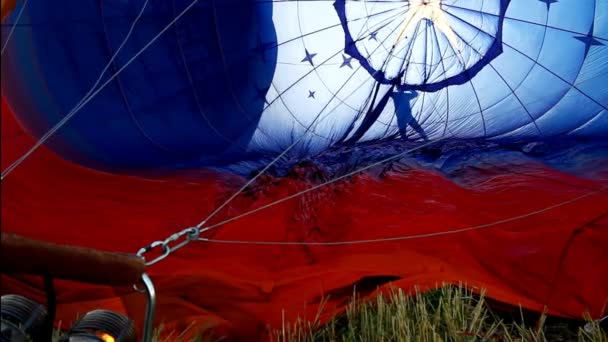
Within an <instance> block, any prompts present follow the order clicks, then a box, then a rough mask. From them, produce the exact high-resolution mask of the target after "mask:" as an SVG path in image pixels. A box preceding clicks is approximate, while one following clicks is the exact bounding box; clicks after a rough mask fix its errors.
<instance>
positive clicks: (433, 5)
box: [395, 0, 462, 51]
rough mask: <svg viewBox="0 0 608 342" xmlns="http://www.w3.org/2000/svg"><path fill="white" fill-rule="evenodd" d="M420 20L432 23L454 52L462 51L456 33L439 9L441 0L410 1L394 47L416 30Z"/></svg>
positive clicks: (443, 12) (442, 11)
mask: <svg viewBox="0 0 608 342" xmlns="http://www.w3.org/2000/svg"><path fill="white" fill-rule="evenodd" d="M421 20H429V21H430V22H432V23H433V25H435V27H436V28H437V29H438V30H439V31H441V32H442V33H443V34H444V35H445V36H446V38H447V39H448V41H449V42H450V45H452V47H453V48H454V50H455V51H461V50H462V46H461V44H460V39H459V38H458V36H457V35H456V33H454V30H452V27H451V26H450V23H449V22H448V18H447V15H446V13H445V11H444V10H443V9H442V8H441V0H412V1H410V8H409V10H408V11H407V13H406V15H405V18H404V19H403V24H402V26H401V27H402V28H401V31H400V32H399V35H398V36H397V41H396V42H395V46H396V45H397V44H399V43H400V42H401V41H402V40H404V39H407V37H408V34H409V33H412V32H413V31H414V30H415V29H416V26H417V25H418V22H420V21H421Z"/></svg>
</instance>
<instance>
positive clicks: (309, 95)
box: [308, 90, 316, 99]
mask: <svg viewBox="0 0 608 342" xmlns="http://www.w3.org/2000/svg"><path fill="white" fill-rule="evenodd" d="M315 94H316V91H315V90H309V91H308V98H309V99H310V98H313V99H314V98H315Z"/></svg>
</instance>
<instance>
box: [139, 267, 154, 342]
mask: <svg viewBox="0 0 608 342" xmlns="http://www.w3.org/2000/svg"><path fill="white" fill-rule="evenodd" d="M141 280H142V282H143V283H144V286H145V287H146V301H147V303H146V317H145V320H144V332H143V339H142V341H144V342H150V341H152V333H153V329H154V312H155V310H156V289H155V288H154V284H153V283H152V279H150V276H148V275H147V274H146V273H144V274H143V275H142V276H141Z"/></svg>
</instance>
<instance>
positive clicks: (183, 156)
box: [2, 0, 608, 170]
mask: <svg viewBox="0 0 608 342" xmlns="http://www.w3.org/2000/svg"><path fill="white" fill-rule="evenodd" d="M18 12H19V11H15V12H14V13H13V15H12V16H11V17H10V18H9V20H8V22H9V23H10V21H11V20H16V17H17V13H18ZM606 12H608V7H607V6H606V5H605V4H604V3H602V2H600V1H584V2H581V1H575V0H569V1H559V2H553V1H524V0H491V1H487V0H484V1H481V0H450V1H447V0H445V1H431V2H429V3H428V4H427V3H425V2H422V1H411V2H409V3H408V2H399V1H389V0H386V1H372V2H369V1H348V0H338V1H275V2H271V1H255V0H230V1H197V2H191V1H188V0H178V1H174V2H171V3H168V2H166V1H160V0H148V1H144V0H130V1H105V2H103V3H101V4H98V3H96V2H91V1H76V0H72V1H68V2H66V3H64V5H62V6H57V5H56V4H55V3H54V2H49V1H41V0H32V1H31V3H29V6H26V8H25V9H24V11H23V13H22V16H21V17H20V20H21V24H20V26H19V27H18V28H17V30H15V32H14V33H13V36H12V38H11V40H10V41H9V44H8V46H7V49H6V54H5V56H3V60H2V71H3V75H4V76H3V78H2V82H3V85H4V87H3V88H4V89H5V91H4V94H5V96H7V98H8V100H9V102H10V103H11V106H12V108H14V109H15V111H16V113H17V116H18V119H19V121H20V122H21V123H22V124H23V125H24V126H25V127H27V129H28V130H29V131H30V132H31V133H32V134H34V135H35V136H37V137H40V136H41V135H42V134H44V133H45V132H47V131H48V130H49V129H50V128H51V127H52V126H53V125H55V124H56V123H57V122H59V121H60V120H61V119H62V118H64V117H65V116H66V115H67V114H68V113H70V112H72V111H73V109H74V108H76V110H77V111H78V113H77V114H75V115H74V117H73V118H71V119H70V120H69V122H68V123H67V124H65V126H64V127H63V128H62V129H60V130H59V131H58V132H57V133H56V134H55V138H54V139H52V141H51V143H50V146H51V148H52V149H53V150H55V151H56V152H58V153H60V154H61V155H62V156H64V157H66V158H69V159H71V160H74V161H77V162H78V163H82V164H85V165H88V166H93V167H96V168H102V169H114V170H117V169H121V170H125V169H127V170H128V169H142V168H143V169H146V168H158V167H164V168H187V167H190V168H191V167H199V166H223V165H226V164H230V163H238V162H241V161H253V162H255V161H259V159H260V158H262V157H263V156H266V155H269V154H276V153H278V152H282V151H283V150H285V149H286V148H287V147H288V146H291V145H294V144H295V146H292V147H291V148H290V149H289V153H288V155H291V156H294V157H295V158H298V157H302V156H306V155H311V154H314V153H317V152H319V151H322V150H324V149H326V148H328V147H330V146H334V145H336V144H341V143H344V142H349V143H353V142H358V141H374V140H378V139H407V140H429V139H430V140H438V139H445V138H449V139H453V138H488V139H489V138H492V139H505V138H527V139H537V138H546V137H551V136H563V135H579V136H581V135H582V136H605V135H606V134H608V128H607V127H608V124H607V122H608V121H607V120H608V119H607V117H608V116H607V114H606V106H607V105H608V88H607V87H608V86H607V85H606V84H607V83H606V82H605V81H606V72H607V71H606V70H607V67H606V65H605V63H604V62H603V61H604V60H605V59H606V58H607V57H608V49H607V48H606V42H607V41H606V37H608V32H607V30H608V29H607V28H606V26H608V25H607V24H606V22H605V17H606V15H605V14H606ZM571 13H577V15H576V16H572V15H571ZM2 32H3V37H4V38H6V36H7V35H8V33H7V32H8V30H6V29H3V31H2ZM161 32H162V33H161ZM159 34H160V35H159ZM148 43H151V44H148ZM133 58H134V59H133ZM100 75H102V76H100ZM113 75H116V76H115V77H114V76H113ZM105 83H107V84H106V85H105V86H104V87H103V89H102V90H100V91H99V92H98V93H97V92H95V91H93V92H95V93H97V94H96V95H95V96H94V97H93V98H92V100H90V101H89V102H87V103H86V104H84V105H83V106H82V107H80V106H79V103H80V102H81V100H82V99H83V98H84V97H85V96H86V95H87V94H90V93H91V88H93V89H98V88H99V87H100V86H102V85H103V84H105ZM8 85H10V87H9V86H8ZM109 136H111V137H112V139H108V137H109Z"/></svg>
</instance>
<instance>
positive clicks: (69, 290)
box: [2, 0, 608, 337]
mask: <svg viewBox="0 0 608 342" xmlns="http://www.w3.org/2000/svg"><path fill="white" fill-rule="evenodd" d="M573 13H576V15H573ZM606 14H608V5H607V4H606V3H604V2H602V1H599V0H595V1H594V0H588V1H578V0H560V1H550V0H527V1H525V0H410V1H391V0H374V1H350V0H335V1H298V0H294V1H282V0H274V1H261V0H240V1H237V0H222V1H215V0H198V1H197V0H175V1H172V2H168V1H161V0H128V1H125V0H122V1H115V0H109V1H103V2H95V1H82V0H78V1H76V0H69V1H64V2H63V3H62V5H61V6H59V5H57V4H56V3H54V2H52V1H42V0H29V1H27V2H26V1H24V2H19V3H18V4H17V7H16V8H15V9H14V10H13V11H12V13H11V14H10V15H8V16H7V17H6V19H5V20H4V21H3V26H2V45H3V48H2V54H3V55H2V96H3V104H2V105H3V109H2V178H3V180H2V188H3V191H2V203H3V204H2V220H3V229H6V230H7V231H12V232H17V233H20V234H24V235H27V236H31V237H35V238H39V239H42V240H47V241H53V242H58V243H63V244H74V245H80V246H88V247H94V248H101V249H104V250H114V251H121V252H135V251H137V250H138V249H139V248H140V247H142V246H143V245H146V244H148V243H150V242H151V241H153V240H157V239H164V238H166V237H167V236H170V235H171V234H173V233H175V232H176V231H181V230H182V229H184V228H187V227H192V226H193V225H197V224H198V226H197V227H198V228H202V232H201V237H202V238H203V239H202V240H201V241H197V242H192V243H190V244H189V245H188V246H187V247H185V248H183V249H181V250H180V251H179V252H176V253H174V254H171V255H170V256H169V257H168V258H167V259H166V260H163V261H162V262H159V263H158V264H155V265H153V266H151V267H150V274H151V276H152V278H153V279H155V281H156V283H157V285H158V289H159V293H161V294H162V295H161V297H160V302H159V309H158V312H159V321H162V322H165V323H169V324H172V326H175V327H180V326H183V327H185V326H187V325H189V323H190V322H191V321H194V320H196V321H198V322H202V321H206V320H211V321H212V322H214V323H215V324H217V325H219V326H225V327H228V329H229V330H230V331H232V333H234V334H236V335H238V336H241V337H244V336H248V337H250V336H259V335H261V334H263V333H264V331H265V329H266V326H267V325H270V326H277V325H279V324H280V322H281V319H282V317H281V312H282V310H286V312H287V316H288V317H291V318H294V319H295V318H296V317H298V316H299V315H310V314H314V313H315V312H314V310H316V309H317V308H318V306H319V305H320V302H321V300H320V298H322V297H323V296H325V295H329V296H330V297H331V298H333V299H332V300H331V301H330V308H331V307H333V308H338V309H339V308H341V307H343V306H344V301H343V299H344V298H345V297H346V296H348V295H350V294H352V291H351V290H352V286H353V285H356V284H361V281H362V279H376V283H374V284H375V285H386V284H384V283H385V282H386V281H384V280H382V279H385V280H386V279H390V280H391V284H392V285H396V286H400V287H403V288H412V287H413V286H414V285H422V286H431V287H432V286H434V284H436V283H437V282H442V281H446V282H458V281H467V282H469V283H471V284H474V285H477V286H480V287H487V288H488V290H489V292H488V293H489V295H490V296H491V297H493V298H495V299H497V300H499V301H503V302H506V303H509V304H512V305H518V304H521V305H523V306H524V307H527V308H530V309H533V310H541V309H542V308H543V306H544V305H548V306H549V308H550V310H552V311H551V312H552V313H553V314H557V315H562V316H568V317H580V315H581V314H582V313H583V312H585V311H589V312H591V313H592V315H595V316H599V315H600V314H601V311H602V308H603V305H604V303H606V300H608V292H606V289H605V286H602V284H605V283H606V281H607V280H608V279H606V274H608V261H607V260H608V258H607V257H608V255H607V254H606V251H605V248H603V246H605V245H606V244H608V229H606V228H608V218H607V217H606V210H608V207H607V205H606V203H608V195H607V194H606V191H605V190H606V188H605V187H606V179H607V178H606V176H607V175H608V162H607V161H608V158H606V157H607V155H608V154H607V146H608V145H607V143H608V142H607V141H606V137H607V136H608V114H607V106H608V88H607V86H606V85H607V84H608V82H607V81H608V65H606V63H605V60H606V58H608V48H607V47H606V44H607V42H608V23H607V22H606ZM4 15H5V9H4V2H3V16H4ZM32 147H33V148H32ZM4 278H5V279H3V280H4V281H3V287H4V289H3V291H5V289H10V290H15V289H19V288H23V287H22V284H23V281H24V280H23V279H15V278H7V277H4ZM363 290H364V291H368V293H371V292H373V291H374V290H375V288H373V289H372V288H370V289H363ZM32 291H34V290H32ZM58 293H59V309H60V310H59V314H60V315H62V316H61V317H62V318H64V319H69V318H67V317H70V315H73V314H75V313H76V312H79V311H81V310H82V308H84V307H94V306H98V305H100V303H101V304H104V305H107V306H111V307H112V308H115V309H117V310H120V311H126V312H129V314H130V315H132V316H134V317H137V315H138V314H139V313H138V312H139V311H138V310H139V309H140V308H141V306H142V304H141V303H139V302H138V301H137V300H135V299H133V298H134V297H132V295H131V294H130V293H128V292H127V293H125V292H120V291H117V290H114V289H107V290H104V291H100V290H99V289H95V288H93V287H89V286H84V285H74V284H67V283H66V284H62V286H61V287H60V288H59V289H58ZM239 334H241V335H239Z"/></svg>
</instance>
